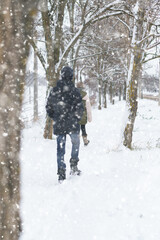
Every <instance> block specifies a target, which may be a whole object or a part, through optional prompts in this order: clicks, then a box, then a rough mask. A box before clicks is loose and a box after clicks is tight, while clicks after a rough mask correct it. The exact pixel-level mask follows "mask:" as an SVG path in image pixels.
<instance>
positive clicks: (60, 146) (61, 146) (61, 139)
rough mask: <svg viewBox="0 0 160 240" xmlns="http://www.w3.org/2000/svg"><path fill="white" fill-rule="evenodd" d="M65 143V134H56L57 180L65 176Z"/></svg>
mask: <svg viewBox="0 0 160 240" xmlns="http://www.w3.org/2000/svg"><path fill="white" fill-rule="evenodd" d="M65 145H66V135H65V134H62V135H58V136H57V165H58V175H59V180H63V179H65V178H66V176H65V171H66V164H65V162H64V154H65Z"/></svg>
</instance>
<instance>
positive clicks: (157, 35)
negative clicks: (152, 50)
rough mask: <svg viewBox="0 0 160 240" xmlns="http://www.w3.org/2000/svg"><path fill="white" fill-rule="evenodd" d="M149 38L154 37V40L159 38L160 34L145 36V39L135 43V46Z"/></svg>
mask: <svg viewBox="0 0 160 240" xmlns="http://www.w3.org/2000/svg"><path fill="white" fill-rule="evenodd" d="M150 37H154V38H156V37H160V34H154V33H152V34H149V35H148V36H146V37H145V38H143V39H141V40H140V41H137V44H140V43H142V42H144V41H145V40H146V39H148V38H150Z"/></svg>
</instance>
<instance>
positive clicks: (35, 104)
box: [33, 52, 38, 121]
mask: <svg viewBox="0 0 160 240" xmlns="http://www.w3.org/2000/svg"><path fill="white" fill-rule="evenodd" d="M33 111H34V121H37V120H38V60H37V54H36V52H34V109H33Z"/></svg>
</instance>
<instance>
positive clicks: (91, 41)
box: [0, 0, 160, 240]
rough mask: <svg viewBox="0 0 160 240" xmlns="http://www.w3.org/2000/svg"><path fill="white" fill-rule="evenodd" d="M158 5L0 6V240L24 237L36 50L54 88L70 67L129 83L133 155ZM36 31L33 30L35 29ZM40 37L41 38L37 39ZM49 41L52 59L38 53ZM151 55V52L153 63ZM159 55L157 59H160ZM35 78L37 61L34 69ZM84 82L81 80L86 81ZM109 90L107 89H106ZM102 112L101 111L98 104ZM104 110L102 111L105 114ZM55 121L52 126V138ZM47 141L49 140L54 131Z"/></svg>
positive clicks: (17, 2)
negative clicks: (25, 128) (29, 81)
mask: <svg viewBox="0 0 160 240" xmlns="http://www.w3.org/2000/svg"><path fill="white" fill-rule="evenodd" d="M159 7H160V3H159V1H158V0H146V1H145V2H144V1H143V0H128V1H123V0H115V1H111V0H105V1H104V0H98V1H96V0H85V1H84V0H76V1H75V0H68V1H64V0H54V1H53V0H40V1H38V0H34V1H32V0H28V1H25V0H14V1H12V0H7V1H3V2H2V1H1V2H0V20H1V21H0V47H1V48H0V161H1V164H0V194H1V195H0V237H1V238H2V239H4V240H9V239H12V240H17V239H18V238H19V235H20V231H21V219H20V211H19V201H20V185H19V184H20V165H19V151H20V140H21V138H20V136H21V122H20V113H21V106H22V95H23V89H24V78H25V70H26V62H27V58H28V54H29V46H32V47H33V48H34V50H35V54H36V55H37V57H38V58H39V60H40V61H41V64H42V66H43V68H44V71H45V73H46V78H47V81H48V87H49V88H50V87H52V86H55V84H56V81H57V79H58V78H59V72H60V69H61V68H62V66H63V65H66V64H69V65H71V66H72V67H73V69H74V71H75V73H76V75H77V76H78V75H79V73H82V71H83V74H84V73H85V74H86V76H88V79H89V84H92V83H91V81H96V82H97V83H98V91H99V96H100V94H101V92H102V85H103V91H105V89H106V87H105V85H106V84H107V83H108V82H112V81H113V80H114V81H116V80H117V79H118V80H119V81H122V82H124V83H126V87H127V95H126V96H127V99H126V103H127V116H128V118H127V121H126V126H125V129H124V140H123V144H124V145H125V146H126V147H128V148H131V142H132V131H133V127H134V121H135V117H136V112H137V107H138V105H137V91H138V82H139V79H140V78H141V74H142V67H143V63H145V62H146V61H149V60H150V59H153V58H158V57H160V56H159V54H158V53H156V51H155V49H156V48H158V47H157V46H158V44H159V37H160V33H159V26H160V23H159V20H158V17H159ZM33 27H34V29H33ZM33 30H34V31H33ZM39 41H41V42H42V41H44V45H45V53H44V52H43V51H42V50H41V49H40V48H39ZM149 51H152V55H150V54H151V53H150V52H149ZM153 52H154V55H153ZM35 73H36V61H35ZM79 79H80V75H79ZM106 86H107V85H106ZM99 105H100V104H99ZM99 108H101V106H99ZM49 123H50V121H47V122H46V128H45V129H47V130H49V129H50V127H48V126H49ZM47 130H46V131H45V137H46V138H47V137H50V131H47Z"/></svg>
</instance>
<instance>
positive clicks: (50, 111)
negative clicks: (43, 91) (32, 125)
mask: <svg viewBox="0 0 160 240" xmlns="http://www.w3.org/2000/svg"><path fill="white" fill-rule="evenodd" d="M46 112H47V115H48V116H49V117H50V118H52V119H53V118H54V108H53V92H52V90H51V92H50V94H49V97H48V99H47V104H46Z"/></svg>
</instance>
